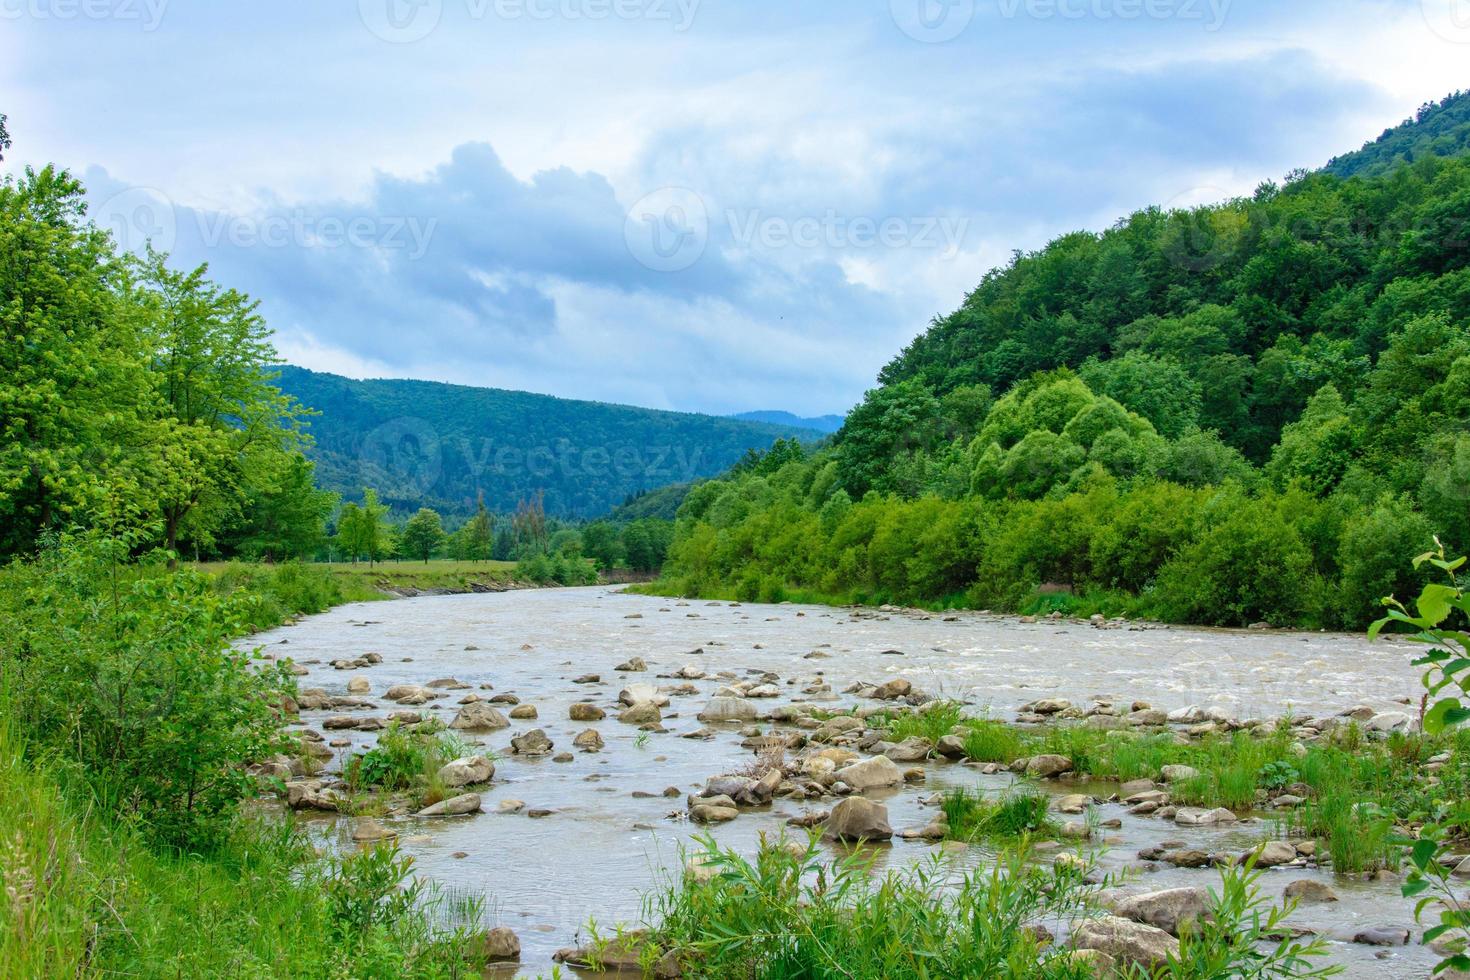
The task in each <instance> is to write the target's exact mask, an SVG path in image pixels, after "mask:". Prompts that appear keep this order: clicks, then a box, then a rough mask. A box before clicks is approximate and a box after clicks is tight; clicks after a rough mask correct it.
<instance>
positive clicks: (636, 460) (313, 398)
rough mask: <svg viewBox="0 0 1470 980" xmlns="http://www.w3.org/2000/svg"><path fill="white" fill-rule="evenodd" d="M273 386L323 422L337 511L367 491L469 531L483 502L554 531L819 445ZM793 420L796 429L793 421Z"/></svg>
mask: <svg viewBox="0 0 1470 980" xmlns="http://www.w3.org/2000/svg"><path fill="white" fill-rule="evenodd" d="M278 375H279V377H278V379H277V381H276V384H277V385H278V386H279V387H280V388H281V390H282V391H284V392H286V393H287V394H289V395H291V396H292V397H294V398H295V399H297V400H299V401H300V402H302V403H303V404H306V405H310V406H311V407H312V408H313V409H315V410H316V411H317V412H318V413H319V414H317V415H316V416H314V417H313V418H312V420H311V434H312V443H311V445H309V446H308V447H307V449H306V453H307V455H308V456H309V457H310V458H311V459H312V460H313V461H315V463H316V466H317V473H318V477H317V479H318V482H319V483H320V484H321V485H322V486H323V487H324V488H326V489H329V490H332V491H333V492H336V493H338V494H340V495H341V496H342V497H343V499H346V500H358V501H360V500H361V498H362V489H363V487H374V488H376V489H377V491H378V495H379V498H380V499H381V500H382V501H383V503H385V504H387V505H388V506H389V507H390V508H391V509H392V510H393V511H394V513H395V514H396V515H399V516H400V517H406V516H408V515H409V514H412V513H413V512H414V511H415V510H417V509H418V508H419V507H431V508H433V509H435V510H437V511H439V512H440V513H442V514H444V515H445V516H446V517H453V518H467V517H469V516H470V515H472V514H473V513H474V512H475V509H476V506H477V503H478V502H479V501H480V500H481V499H482V498H483V500H484V502H485V503H486V505H487V506H489V508H490V509H491V510H494V511H498V512H501V513H509V512H510V511H512V510H514V509H515V507H516V506H517V505H518V504H519V503H520V502H521V501H523V500H528V499H530V498H531V497H533V496H535V495H537V494H540V495H541V496H542V499H543V503H544V506H545V507H546V510H547V512H548V513H551V514H553V515H555V516H557V517H559V518H564V519H582V520H586V519H590V518H595V517H600V516H603V515H605V514H606V513H607V512H608V511H609V510H611V509H612V508H614V507H616V506H617V505H619V504H620V503H621V502H622V501H623V500H624V499H625V498H627V497H629V496H632V495H636V494H640V493H646V492H648V491H651V490H656V489H658V488H660V487H663V486H665V485H668V484H672V483H687V482H689V481H692V480H696V479H704V478H707V477H712V476H716V475H718V474H719V473H720V472H722V471H723V470H725V469H726V468H728V467H729V466H730V465H731V464H733V463H735V462H736V461H737V460H739V459H740V457H741V454H742V453H744V452H746V451H747V450H749V449H751V448H762V447H766V446H769V445H770V444H771V441H772V440H773V439H779V438H789V437H794V436H799V437H800V438H803V439H807V440H810V441H816V440H818V439H820V438H821V437H822V434H821V433H819V432H817V431H815V430H812V429H807V428H803V427H801V426H799V425H788V424H776V423H770V422H766V421H763V420H760V419H738V418H718V417H716V416H712V415H698V414H693V413H685V412H661V411H654V410H652V409H646V408H632V407H630V406H626V405H608V404H604V403H601V402H590V401H574V400H571V399H567V398H553V397H551V396H549V395H537V394H532V393H530V392H524V391H502V390H498V389H493V388H470V387H466V386H463V385H450V384H442V383H440V382H434V381H394V380H373V381H354V380H352V379H350V378H343V377H339V376H337V375H334V374H324V373H321V372H316V371H308V370H306V369H304V368H298V367H292V366H282V367H280V368H279V369H278ZM797 421H800V420H797Z"/></svg>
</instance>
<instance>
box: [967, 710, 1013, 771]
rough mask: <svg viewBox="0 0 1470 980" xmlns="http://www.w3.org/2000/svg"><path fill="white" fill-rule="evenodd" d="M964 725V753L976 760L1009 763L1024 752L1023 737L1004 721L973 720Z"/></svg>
mask: <svg viewBox="0 0 1470 980" xmlns="http://www.w3.org/2000/svg"><path fill="white" fill-rule="evenodd" d="M966 727H967V728H968V729H969V730H968V731H967V732H966V733H965V734H964V736H963V739H964V743H965V755H967V756H969V757H970V758H971V759H973V760H974V761H976V762H1000V763H1004V764H1006V765H1010V764H1011V763H1012V762H1014V761H1016V760H1017V759H1019V758H1020V757H1021V756H1023V755H1025V753H1026V739H1025V737H1024V736H1022V734H1021V733H1020V732H1019V731H1017V730H1016V729H1015V728H1014V727H1012V726H1010V725H1007V724H1005V723H1004V722H999V721H981V720H973V721H969V722H966Z"/></svg>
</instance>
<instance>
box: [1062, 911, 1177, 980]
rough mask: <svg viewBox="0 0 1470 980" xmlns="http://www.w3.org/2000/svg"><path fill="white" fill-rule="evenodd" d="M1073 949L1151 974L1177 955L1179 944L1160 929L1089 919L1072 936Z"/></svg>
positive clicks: (1116, 920) (1111, 918)
mask: <svg viewBox="0 0 1470 980" xmlns="http://www.w3.org/2000/svg"><path fill="white" fill-rule="evenodd" d="M1072 945H1073V946H1075V947H1076V948H1078V949H1095V950H1097V951H1098V952H1100V953H1106V954H1107V955H1108V956H1110V957H1112V958H1113V960H1115V961H1116V962H1119V963H1132V964H1137V965H1138V966H1141V967H1143V968H1145V969H1148V970H1152V969H1153V968H1155V967H1159V966H1163V965H1164V964H1165V963H1167V962H1168V961H1169V957H1171V956H1176V957H1177V956H1178V955H1179V940H1177V939H1175V938H1174V937H1173V936H1171V935H1169V934H1168V933H1167V932H1165V931H1164V930H1162V929H1159V928H1156V927H1154V926H1150V925H1145V924H1144V923H1142V922H1133V921H1131V920H1129V919H1123V918H1119V917H1118V916H1113V915H1109V916H1104V917H1103V918H1101V919H1089V920H1087V921H1086V922H1083V923H1082V924H1081V925H1079V926H1078V927H1077V929H1076V931H1075V932H1073V933H1072Z"/></svg>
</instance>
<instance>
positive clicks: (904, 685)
mask: <svg viewBox="0 0 1470 980" xmlns="http://www.w3.org/2000/svg"><path fill="white" fill-rule="evenodd" d="M913 689H914V685H913V684H912V683H910V682H909V681H907V680H904V679H903V678H902V677H895V678H894V679H893V680H891V681H887V682H885V683H883V684H879V685H878V689H877V690H876V691H874V692H873V697H874V698H876V699H877V700H879V701H896V700H898V699H899V698H906V697H908V696H909V694H910V693H911V692H912V691H913Z"/></svg>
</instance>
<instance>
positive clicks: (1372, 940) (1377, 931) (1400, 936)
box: [1353, 926, 1409, 946]
mask: <svg viewBox="0 0 1470 980" xmlns="http://www.w3.org/2000/svg"><path fill="white" fill-rule="evenodd" d="M1353 942H1355V943H1361V944H1363V945H1365V946H1407V945H1409V930H1407V929H1405V928H1404V927H1403V926H1377V927H1374V928H1372V929H1364V930H1363V931H1362V932H1359V933H1358V934H1357V935H1355V936H1353Z"/></svg>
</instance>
